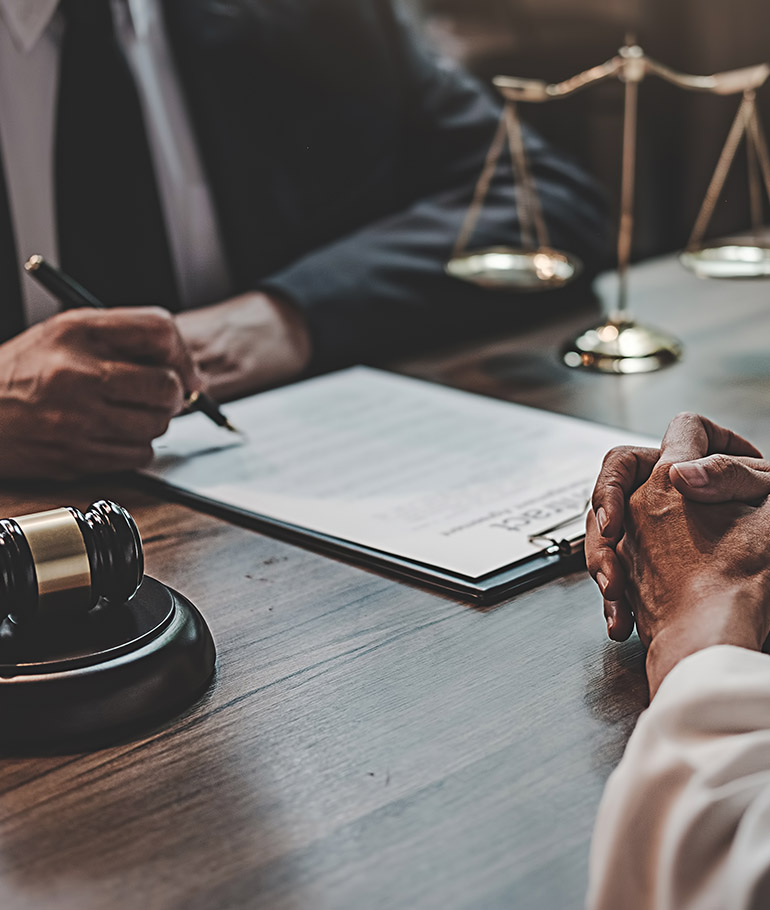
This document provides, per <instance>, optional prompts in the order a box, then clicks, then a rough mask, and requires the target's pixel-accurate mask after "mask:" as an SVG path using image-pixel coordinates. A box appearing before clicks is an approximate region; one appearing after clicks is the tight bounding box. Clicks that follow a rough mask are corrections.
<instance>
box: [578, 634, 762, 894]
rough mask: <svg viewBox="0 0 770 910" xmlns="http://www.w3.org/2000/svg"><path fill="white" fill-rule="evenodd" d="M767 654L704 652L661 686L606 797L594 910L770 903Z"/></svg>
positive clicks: (593, 876) (595, 850)
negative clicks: (769, 875) (769, 874)
mask: <svg viewBox="0 0 770 910" xmlns="http://www.w3.org/2000/svg"><path fill="white" fill-rule="evenodd" d="M769 821H770V658H769V657H768V656H766V655H765V654H761V653H757V652H754V651H748V650H745V649H742V648H734V647H715V648H708V649H704V650H700V651H698V652H697V653H695V654H692V655H691V656H689V657H687V658H686V659H684V660H683V661H681V662H680V663H679V664H678V665H677V666H676V667H675V668H674V669H673V670H672V671H671V673H670V674H669V675H668V676H667V678H666V679H665V680H664V681H663V683H662V685H661V687H660V690H659V692H658V694H657V695H656V697H655V699H654V700H653V702H652V704H651V706H650V708H649V709H648V710H647V711H645V713H644V714H643V715H642V716H641V718H640V719H639V723H638V724H637V727H636V730H635V731H634V733H633V734H632V736H631V739H630V740H629V743H628V746H627V748H626V752H625V755H624V756H623V759H622V761H621V763H620V765H619V766H618V767H617V769H616V770H615V771H614V773H613V774H612V776H611V777H610V780H609V781H608V784H607V787H606V789H605V792H604V796H603V798H602V803H601V806H600V808H599V813H598V817H597V821H596V827H595V830H594V837H593V844H592V849H591V865H590V883H589V894H588V901H587V904H588V907H589V908H591V910H616V908H618V907H623V908H624V910H663V908H670V910H674V908H676V910H691V908H695V907H702V906H713V907H729V908H731V910H746V908H759V907H766V906H770V879H769V877H768V872H770V859H769V858H770V824H768V822H769Z"/></svg>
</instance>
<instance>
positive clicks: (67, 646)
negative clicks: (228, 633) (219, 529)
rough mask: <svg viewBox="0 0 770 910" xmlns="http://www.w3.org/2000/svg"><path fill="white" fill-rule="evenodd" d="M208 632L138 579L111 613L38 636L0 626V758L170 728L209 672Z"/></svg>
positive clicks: (180, 602) (150, 582) (171, 597)
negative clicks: (2, 752) (0, 753)
mask: <svg viewBox="0 0 770 910" xmlns="http://www.w3.org/2000/svg"><path fill="white" fill-rule="evenodd" d="M214 660H215V649H214V642H213V640H212V638H211V633H210V632H209V629H208V626H207V625H206V623H205V621H204V619H203V617H202V616H201V614H200V613H199V612H198V610H196V608H195V607H194V606H193V605H192V603H190V601H189V600H187V598H185V597H182V595H181V594H178V593H177V592H176V591H174V590H172V589H171V588H168V587H166V585H163V584H161V583H160V582H159V581H156V580H155V579H153V578H148V577H147V576H145V578H144V580H143V582H142V584H141V587H140V588H139V590H138V591H137V593H136V595H135V596H134V597H133V598H132V599H131V600H130V601H129V602H128V603H127V604H124V605H123V606H122V607H120V608H119V609H116V608H115V607H100V606H97V607H95V608H94V609H93V610H91V612H90V613H88V614H87V615H86V616H85V617H83V618H82V619H81V620H78V621H74V620H73V621H71V622H69V623H67V624H64V623H62V624H61V625H58V626H52V625H50V624H48V625H46V626H45V628H42V627H40V628H34V627H33V628H23V629H19V627H14V625H13V624H12V623H10V621H9V620H5V621H4V622H3V623H2V625H0V731H2V732H1V733H0V736H1V737H2V743H3V749H6V748H8V749H9V750H10V751H12V752H17V753H18V752H19V751H21V750H25V749H28V748H29V747H33V748H41V747H45V748H47V749H50V748H53V749H54V750H55V751H72V750H75V749H77V750H80V749H83V748H94V747H97V746H98V747H102V746H104V745H107V744H108V743H110V742H114V741H115V740H117V739H123V738H126V737H127V736H130V735H136V733H137V732H138V731H139V730H140V729H142V728H146V727H147V726H149V725H151V724H155V723H159V722H160V721H162V720H166V719H168V718H169V717H170V716H172V715H173V714H175V713H177V712H178V711H181V710H182V709H183V708H185V707H187V706H188V705H189V704H190V703H191V702H192V701H193V700H194V699H195V698H196V697H197V696H198V695H200V694H201V692H202V691H203V689H204V688H205V686H206V684H207V683H208V681H209V680H210V679H211V676H212V674H213V671H214Z"/></svg>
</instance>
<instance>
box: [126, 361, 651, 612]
mask: <svg viewBox="0 0 770 910" xmlns="http://www.w3.org/2000/svg"><path fill="white" fill-rule="evenodd" d="M228 413H229V414H230V415H231V417H232V419H233V421H234V423H235V424H236V425H237V426H239V427H241V426H244V427H246V429H247V432H249V433H250V434H253V438H252V439H251V440H250V441H249V442H247V443H245V444H244V445H243V447H242V448H241V447H239V445H238V444H237V443H235V442H233V440H232V437H231V436H230V435H229V434H225V436H227V437H228V438H227V439H225V438H224V437H223V436H222V435H220V436H212V435H211V434H215V433H217V432H220V433H221V431H217V429H216V428H212V426H211V424H210V423H209V422H207V421H205V420H203V418H201V417H200V415H191V416H190V417H183V418H181V420H180V421H174V422H172V428H171V429H170V431H169V433H168V434H167V437H164V438H163V439H162V440H161V441H160V443H159V445H158V448H157V450H156V451H157V458H156V462H155V464H154V466H153V465H151V466H150V468H148V469H146V470H145V471H144V472H142V474H143V476H144V477H145V478H146V480H147V483H149V484H150V485H151V487H152V488H154V489H155V490H161V491H162V492H163V494H164V495H165V496H167V497H171V498H172V499H176V500H177V501H179V502H183V503H185V504H188V505H192V506H194V507H197V508H199V509H203V510H205V511H207V512H209V513H211V514H213V515H216V516H218V517H220V518H223V519H225V520H229V521H232V522H236V523H238V524H239V525H242V526H245V527H249V528H253V529H255V530H258V531H262V532H264V533H267V534H270V535H272V536H275V537H280V538H282V539H284V540H287V541H289V542H291V543H294V544H299V545H301V546H304V547H307V548H309V549H313V550H317V551H319V552H322V553H325V554H328V555H332V556H335V557H338V558H341V559H343V560H346V561H349V562H352V563H356V564H359V565H362V566H365V567H367V568H370V569H374V570H376V571H380V572H383V573H386V574H388V575H392V576H394V577H398V578H401V579H404V580H407V581H410V582H413V583H417V584H421V585H424V586H428V587H430V588H433V589H436V590H439V591H442V592H444V593H446V594H450V595H452V596H454V597H457V598H459V599H462V600H466V601H469V602H472V603H475V604H479V605H489V604H493V603H496V602H498V601H500V600H502V599H503V598H505V597H509V596H511V595H513V594H516V593H518V592H520V591H523V590H525V589H527V588H531V587H533V586H535V585H537V584H540V583H542V582H545V581H547V580H549V579H551V578H555V577H557V576H560V575H564V574H566V573H568V572H570V571H574V570H575V569H578V568H580V567H581V566H583V565H584V561H583V540H584V525H585V515H586V511H587V508H588V496H589V494H590V490H591V487H592V486H593V481H594V478H595V476H596V474H597V473H598V470H599V467H600V464H601V459H602V458H603V456H604V454H605V453H606V451H607V450H608V449H609V448H611V447H612V446H613V445H618V444H624V443H629V442H631V443H637V442H638V443H640V444H646V443H647V440H646V439H645V440H643V441H642V440H641V438H640V437H636V436H633V437H632V436H631V434H628V433H627V432H624V431H621V430H613V429H610V428H608V427H604V426H601V425H599V424H591V423H589V422H587V421H581V420H578V419H576V418H573V417H567V416H564V415H559V414H553V413H550V412H544V411H538V410H536V409H532V408H528V407H525V406H523V405H517V404H511V403H509V402H502V401H498V400H496V399H490V398H486V397H484V396H480V395H476V394H473V393H469V392H464V391H459V390H457V389H451V388H447V387H445V386H438V385H435V384H433V383H429V382H425V381H423V380H419V379H413V378H409V377H405V376H401V375H397V374H392V373H387V372H384V371H381V370H375V369H371V368H368V367H353V368H349V369H347V370H342V371H339V372H338V373H332V374H327V375H325V376H320V377H315V378H313V379H310V380H305V381H303V382H299V383H296V384H294V385H293V386H288V387H284V388H282V389H275V390H272V391H269V392H265V393H262V394H260V395H256V396H253V398H252V399H246V400H243V401H240V402H234V403H231V404H229V405H228ZM373 414H374V416H373ZM196 420H197V421H198V422H197V423H196V422H195V421H196ZM173 424H175V425H176V426H174V425H173ZM442 433H444V434H445V435H446V436H447V438H446V439H445V438H443V437H442V435H441V434H442ZM517 447H518V448H517ZM378 459H379V460H378ZM284 462H286V464H284ZM383 462H387V464H383ZM316 475H317V476H316Z"/></svg>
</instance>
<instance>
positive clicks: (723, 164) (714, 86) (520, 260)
mask: <svg viewBox="0 0 770 910" xmlns="http://www.w3.org/2000/svg"><path fill="white" fill-rule="evenodd" d="M648 74H649V75H655V76H658V77H660V78H662V79H664V80H666V81H667V82H670V83H671V84H673V85H675V86H677V87H679V88H682V89H688V90H690V91H699V92H709V93H711V94H715V95H737V94H740V95H741V96H742V97H741V101H740V105H739V107H738V112H737V114H736V116H735V119H734V121H733V124H732V126H731V128H730V131H729V133H728V135H727V139H726V141H725V144H724V147H723V148H722V152H721V154H720V156H719V160H718V162H717V165H716V168H715V170H714V173H713V176H712V178H711V181H710V183H709V185H708V188H707V190H706V194H705V197H704V199H703V203H702V205H701V208H700V211H699V213H698V215H697V218H696V220H695V224H694V226H693V229H692V233H691V235H690V239H689V241H688V243H687V246H686V247H685V249H684V251H683V252H682V253H681V254H680V257H679V258H680V261H681V262H682V264H683V265H684V266H686V267H687V268H689V269H691V270H692V271H693V272H694V273H695V274H696V275H697V276H699V277H701V278H756V277H761V276H770V246H768V244H767V242H762V240H761V239H760V232H761V226H762V205H763V200H762V189H761V184H764V190H765V193H766V194H767V196H768V197H769V198H770V155H768V149H767V143H766V141H765V137H764V133H763V131H762V128H761V126H760V122H759V115H758V113H757V107H756V98H755V92H756V90H757V89H758V88H759V87H760V86H762V85H763V84H764V83H765V82H766V81H767V78H768V76H770V66H769V65H767V64H760V65H758V66H752V67H746V68H743V69H737V70H730V71H729V72H724V73H717V74H714V75H712V76H692V75H687V74H684V73H678V72H675V71H674V70H672V69H670V68H669V67H667V66H664V65H663V64H661V63H658V62H657V61H655V60H653V59H652V58H650V57H648V56H647V55H646V54H645V53H644V51H643V50H642V48H641V47H639V46H638V45H636V44H635V43H634V42H633V41H632V40H630V39H626V46H625V47H622V48H621V49H620V50H619V52H618V54H617V55H616V56H615V57H613V58H612V59H610V60H608V61H606V62H605V63H602V64H601V65H599V66H595V67H593V68H591V69H588V70H585V71H584V72H582V73H579V74H578V75H576V76H573V77H572V78H571V79H567V80H565V81H564V82H559V83H556V84H548V83H546V82H543V81H542V80H539V79H519V78H514V77H510V76H498V77H496V78H495V79H494V84H495V86H496V87H497V89H498V90H499V91H500V93H501V94H502V95H503V98H504V99H505V104H504V106H503V111H502V115H501V117H500V123H499V125H498V128H497V132H496V133H495V136H494V139H493V140H492V144H491V146H490V148H489V151H488V153H487V157H486V160H485V162H484V166H483V168H482V172H481V175H480V177H479V179H478V182H477V184H476V188H475V191H474V194H473V199H472V201H471V204H470V207H469V209H468V212H467V214H466V217H465V220H464V222H463V225H462V228H461V231H460V234H459V236H458V238H457V242H456V244H455V248H454V251H453V254H452V258H451V259H450V261H449V262H448V263H447V267H446V268H447V272H448V273H449V274H450V275H453V276H455V277H457V278H461V279H463V280H465V281H470V282H473V283H476V284H479V285H482V286H484V287H491V288H501V289H520V290H527V291H531V290H536V289H545V288H556V287H561V286H562V285H564V284H567V283H568V282H569V281H571V280H572V279H573V278H575V277H576V276H577V275H578V274H579V273H580V271H581V269H582V265H581V263H580V261H579V260H578V258H577V257H576V256H574V255H572V254H569V253H565V252H562V251H560V250H556V249H554V248H552V247H551V246H550V243H549V237H548V229H547V226H546V224H545V221H544V218H543V214H542V208H541V206H540V201H539V198H538V192H537V184H536V181H535V179H534V177H533V175H532V172H531V170H530V167H529V162H528V160H527V154H526V150H525V147H524V141H523V136H522V128H521V121H520V120H519V114H518V103H519V102H528V103H532V102H534V103H544V102H548V101H558V100H561V99H564V98H568V97H569V96H570V95H573V94H574V93H575V92H578V91H580V90H582V89H584V88H587V87H588V86H591V85H596V84H597V83H599V82H603V81H605V80H607V79H619V80H621V81H622V82H623V83H624V84H625V95H624V106H623V146H622V171H621V193H620V225H619V230H618V243H617V259H618V296H617V302H616V304H615V306H614V307H612V308H610V309H609V311H608V312H606V314H605V320H604V322H602V323H601V324H600V325H597V326H593V327H592V328H590V329H587V330H586V331H584V332H583V333H581V334H580V335H579V336H578V337H577V338H575V339H571V340H570V341H569V342H568V343H567V344H566V345H565V347H564V349H563V352H562V356H563V360H564V362H565V363H566V364H567V365H568V366H571V367H584V368H588V369H593V370H598V371H600V372H605V373H646V372H651V371H652V370H657V369H660V368H661V367H663V366H666V365H667V364H670V363H673V362H674V361H676V360H678V359H679V356H680V355H681V350H682V347H681V343H680V342H679V341H677V339H676V338H673V337H671V336H669V335H667V334H666V333H665V332H662V331H659V330H657V329H654V328H651V327H649V326H645V325H642V324H640V323H638V322H637V321H636V320H635V319H634V317H633V315H632V314H631V312H630V311H629V309H628V265H629V260H630V256H631V240H632V236H633V228H634V182H635V170H636V133H637V107H638V90H639V84H640V83H641V82H642V81H643V79H644V78H645V76H647V75H648ZM744 138H745V144H746V151H747V155H748V183H749V204H750V211H751V223H752V236H751V239H750V240H747V241H737V242H726V243H713V244H710V245H709V244H708V243H706V242H704V237H705V234H706V229H707V228H708V225H709V222H710V221H711V217H712V215H713V213H714V208H715V206H716V203H717V201H718V199H719V195H720V193H721V191H722V187H723V185H724V182H725V179H726V177H727V174H728V172H729V170H730V167H731V165H732V163H733V160H734V158H735V154H736V152H737V150H738V147H739V146H740V144H741V142H742V140H743V139H744ZM506 144H507V146H508V148H509V151H510V156H511V162H512V166H513V177H514V180H515V182H516V185H517V210H518V215H519V226H520V233H521V245H520V247H517V248H513V247H504V246H502V247H500V246H498V247H491V248H487V249H481V250H471V251H468V242H469V240H470V238H471V235H472V233H473V230H474V228H475V226H476V223H477V221H478V218H479V216H480V214H481V211H482V209H483V206H484V200H485V198H486V195H487V192H488V189H489V185H490V182H491V180H492V177H493V175H494V173H495V170H496V168H497V164H498V161H499V159H500V156H501V155H502V153H503V150H504V148H505V146H506Z"/></svg>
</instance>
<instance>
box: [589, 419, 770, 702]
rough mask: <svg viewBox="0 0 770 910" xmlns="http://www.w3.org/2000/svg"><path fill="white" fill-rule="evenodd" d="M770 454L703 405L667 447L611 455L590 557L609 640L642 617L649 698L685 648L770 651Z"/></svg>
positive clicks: (677, 425)
mask: <svg viewBox="0 0 770 910" xmlns="http://www.w3.org/2000/svg"><path fill="white" fill-rule="evenodd" d="M768 494H770V463H769V462H767V461H764V460H763V459H762V456H761V453H760V452H759V451H758V450H757V449H756V448H755V447H754V446H753V445H752V444H751V443H750V442H748V441H747V440H745V439H743V438H742V437H740V436H738V435H737V434H736V433H733V432H732V431H730V430H727V429H724V428H723V427H720V426H717V425H716V424H714V423H712V422H711V421H709V420H707V419H706V418H704V417H700V416H698V415H696V414H680V415H679V416H677V417H675V418H674V420H673V421H672V422H671V423H670V424H669V427H668V429H667V430H666V434H665V436H664V438H663V442H662V444H661V448H660V449H647V448H636V447H620V448H616V449H613V450H612V451H610V452H609V453H608V454H607V456H606V457H605V459H604V463H603V465H602V469H601V473H600V475H599V478H598V480H597V483H596V487H595V489H594V493H593V497H592V507H591V509H590V511H589V514H588V518H587V524H586V561H587V564H588V569H589V572H590V573H591V575H592V576H593V578H594V579H595V580H596V582H597V584H598V586H599V588H600V590H601V592H602V597H603V598H604V615H605V618H606V620H607V631H608V634H609V636H610V638H612V639H614V640H616V641H623V640H625V639H626V638H628V636H629V635H630V634H631V632H632V631H633V629H634V626H636V628H637V631H638V633H639V637H640V639H641V641H642V643H643V644H644V645H645V647H646V648H647V677H648V681H649V685H650V694H651V696H652V695H654V694H655V692H656V691H657V689H658V686H659V685H660V683H661V681H662V680H663V678H664V677H665V675H666V673H668V671H669V670H670V669H672V668H673V666H674V665H675V664H676V663H677V662H678V661H679V660H681V659H682V658H684V657H686V656H687V655H688V654H691V653H693V652H695V651H697V650H700V649H701V648H704V647H708V646H709V645H715V644H732V645H738V646H741V647H747V648H753V649H757V650H759V649H761V647H762V645H763V643H764V641H765V639H766V638H767V636H768V634H769V633H770V502H769V501H768V499H767V496H768Z"/></svg>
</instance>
